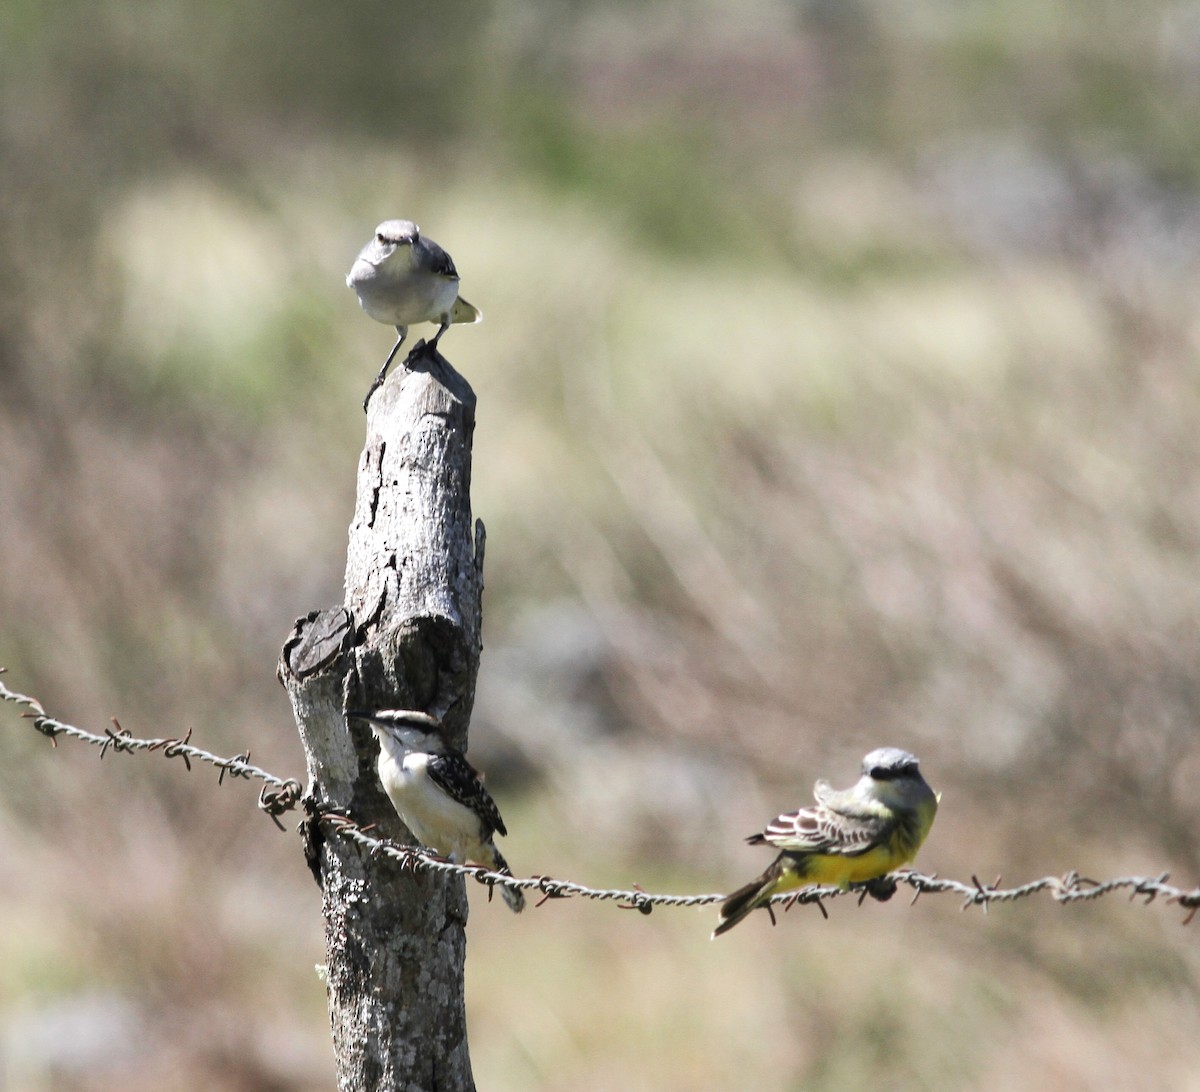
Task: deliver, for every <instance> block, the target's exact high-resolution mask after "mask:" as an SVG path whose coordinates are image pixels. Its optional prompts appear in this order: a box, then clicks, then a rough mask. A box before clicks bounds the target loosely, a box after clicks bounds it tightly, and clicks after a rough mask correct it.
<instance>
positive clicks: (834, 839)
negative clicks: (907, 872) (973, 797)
mask: <svg viewBox="0 0 1200 1092" xmlns="http://www.w3.org/2000/svg"><path fill="white" fill-rule="evenodd" d="M813 796H814V797H815V798H816V804H815V806H813V807H807V808H800V809H799V810H798V811H792V812H786V813H784V814H783V815H780V816H778V817H777V818H775V819H773V820H772V821H771V822H770V823H768V824H767V828H766V829H765V830H764V831H762V833H760V834H752V835H751V836H750V837H749V838H747V839H746V841H747V842H749V843H750V844H751V845H771V846H775V847H776V848H777V849H779V850H780V853H779V856H778V857H776V858H775V860H774V862H772V864H771V865H770V867H769V868H768V869H767V870H766V871H765V872H764V873H763V874H762V875H761V876H759V877H758V879H756V880H754V881H753V882H752V883H748V884H746V886H745V887H742V888H739V889H738V890H737V891H735V892H734V893H733V894H732V895H729V896H728V897H727V898H726V899H725V900H724V902H722V903H721V909H720V916H719V918H718V922H717V927H716V929H715V930H714V931H713V939H714V940H715V939H716V938H717V937H719V936H720V935H721V934H722V933H726V932H728V931H729V930H730V929H732V928H733V927H734V926H735V925H737V923H738V922H739V921H741V920H742V919H743V918H745V917H746V915H747V914H749V913H750V912H751V911H752V910H755V909H757V908H758V907H760V906H766V905H767V904H768V903H769V901H770V899H771V896H772V895H775V894H778V893H779V892H781V891H790V890H792V889H794V888H797V887H802V886H805V885H806V884H829V885H831V886H835V887H840V888H841V889H842V890H845V889H846V888H848V887H849V886H850V885H851V884H853V883H865V882H867V881H868V880H874V879H877V878H879V877H880V876H884V875H886V874H887V873H888V872H891V871H892V870H893V869H896V868H899V867H900V866H901V865H904V864H908V862H910V861H911V860H912V859H913V858H914V857H915V856H916V854H917V850H918V849H920V848H921V843H922V842H924V841H925V837H926V835H928V834H929V828H930V827H931V826H932V825H933V819H934V816H935V815H936V814H937V808H938V801H939V800H940V798H941V797H940V794H936V793H934V791H933V790H932V789H931V788H930V787H929V785H928V784H927V783H926V781H925V779H924V778H923V777H922V776H921V770H920V766H919V763H918V761H917V758H916V756H914V755H911V754H909V753H908V752H907V751H902V750H900V749H899V748H898V747H881V748H879V749H878V750H875V751H872V752H871V753H870V754H868V755H867V756H866V757H865V758H864V759H863V764H862V776H861V777H860V778H859V780H858V783H857V784H855V785H854V786H853V787H851V788H849V789H835V788H834V787H833V786H832V785H831V784H830V783H829V782H828V781H825V780H820V781H818V782H817V783H816V785H815V786H814V787H813Z"/></svg>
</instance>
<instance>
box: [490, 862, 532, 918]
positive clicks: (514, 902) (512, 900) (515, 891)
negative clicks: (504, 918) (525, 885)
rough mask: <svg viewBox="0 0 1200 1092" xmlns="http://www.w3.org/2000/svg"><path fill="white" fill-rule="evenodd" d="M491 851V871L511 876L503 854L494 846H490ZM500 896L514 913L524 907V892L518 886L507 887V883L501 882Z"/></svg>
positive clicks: (510, 870)
mask: <svg viewBox="0 0 1200 1092" xmlns="http://www.w3.org/2000/svg"><path fill="white" fill-rule="evenodd" d="M492 852H493V853H494V854H495V859H494V860H493V861H492V871H493V872H503V873H505V874H506V875H508V876H511V875H512V869H511V868H509V867H508V862H507V861H506V860H505V859H504V855H503V854H502V853H501V852H500V850H498V849H497V848H496V847H495V846H492ZM500 897H501V898H502V899H503V900H504V901H505V902H506V903H508V908H509V909H510V910H511V911H512V912H513V913H514V914H519V913H520V912H521V911H522V910H524V909H525V892H524V891H522V890H521V889H520V888H518V887H509V886H508V885H507V884H502V885H501V887H500Z"/></svg>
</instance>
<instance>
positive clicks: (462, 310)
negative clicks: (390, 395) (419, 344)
mask: <svg viewBox="0 0 1200 1092" xmlns="http://www.w3.org/2000/svg"><path fill="white" fill-rule="evenodd" d="M346 284H347V285H348V286H349V287H351V288H353V289H354V291H355V292H356V293H357V294H358V302H359V304H360V305H361V306H362V309H363V310H364V311H366V313H367V314H368V315H370V316H371V318H373V319H374V320H375V321H376V322H382V323H385V324H386V325H388V326H394V327H395V328H396V334H397V335H398V336H397V338H396V344H395V345H393V346H392V351H391V352H390V353H388V355H387V359H386V360H385V361H384V362H383V367H382V368H380V369H379V374H378V375H377V376H376V377H375V382H374V383H372V384H371V389H370V390H369V391H367V397H366V398H365V399H363V409H366V406H367V402H369V401H370V400H371V395H372V394H374V393H375V390H376V388H377V387H379V386H380V385H381V384H382V383H383V381H384V379H385V378H386V377H387V371H388V366H389V365H390V364H391V363H392V358H393V357H394V356H395V355H396V352H397V350H398V349H399V348H400V346H401V345H402V344H403V343H404V339H405V337H406V336H407V335H408V328H409V326H411V325H412V324H413V323H414V322H436V323H438V332H437V333H436V334H434V335H433V339H432V340H431V341H430V342H429V348H431V349H436V348H437V344H438V341H439V340H440V339H441V336H442V334H444V333H445V332H446V330H447V329H449V327H450V324H451V323H455V322H479V321H480V320H481V319H482V318H483V315H482V313H481V312H480V310H479V308H478V307H475V306H473V305H472V304H469V303H468V302H467V301H466V300H464V299H463V298H462V297H461V296H459V294H458V270H457V269H455V268H454V261H453V259H451V257H450V255H449V254H447V253H446V252H445V251H444V250H443V249H442V248H441V247H440V246H438V245H437V243H435V242H434V241H433V240H432V239H426V238H425V237H424V236H422V235H421V231H420V229H419V228H418V227H417V225H416V224H414V223H413V222H412V221H411V220H384V222H383V223H382V224H380V225H379V226H378V227H377V228H376V229H375V236H374V238H372V239H371V241H370V242H369V243H367V245H366V246H364V247H363V248H362V250H360V251H359V253H358V257H357V258H355V259H354V264H353V265H352V266H351V267H350V272H349V273H348V274H347V276H346Z"/></svg>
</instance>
